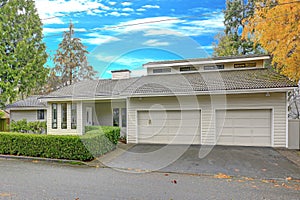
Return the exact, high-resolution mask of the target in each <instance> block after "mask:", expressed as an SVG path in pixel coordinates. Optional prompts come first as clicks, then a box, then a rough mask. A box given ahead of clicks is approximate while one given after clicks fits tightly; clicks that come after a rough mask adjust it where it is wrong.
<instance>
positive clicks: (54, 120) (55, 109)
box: [52, 103, 57, 129]
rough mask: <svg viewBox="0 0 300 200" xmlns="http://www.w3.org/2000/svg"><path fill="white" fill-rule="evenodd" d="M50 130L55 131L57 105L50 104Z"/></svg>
mask: <svg viewBox="0 0 300 200" xmlns="http://www.w3.org/2000/svg"><path fill="white" fill-rule="evenodd" d="M52 128H53V129H57V104H56V103H53V104H52Z"/></svg>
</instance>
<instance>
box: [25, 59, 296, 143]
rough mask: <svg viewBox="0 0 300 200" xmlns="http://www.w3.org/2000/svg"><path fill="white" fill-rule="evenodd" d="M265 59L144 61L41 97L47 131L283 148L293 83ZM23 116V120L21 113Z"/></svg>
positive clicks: (145, 140)
mask: <svg viewBox="0 0 300 200" xmlns="http://www.w3.org/2000/svg"><path fill="white" fill-rule="evenodd" d="M268 59H270V58H269V56H267V55H260V56H257V55H249V56H236V57H219V58H208V59H191V60H175V61H162V62H150V63H147V64H145V65H144V67H145V68H146V69H147V76H142V77H135V78H130V71H129V70H120V71H113V72H112V74H113V75H112V77H113V78H112V79H106V80H103V79H102V80H89V81H83V82H79V83H75V84H73V85H71V86H68V87H64V88H61V89H59V90H57V91H55V92H52V93H50V94H49V95H47V96H44V97H41V98H40V99H41V100H42V101H43V102H44V103H47V111H48V112H47V130H48V134H78V135H81V134H83V133H84V129H85V126H92V125H104V126H112V125H113V126H119V127H121V129H122V133H123V134H126V136H127V141H128V142H129V143H151V144H153V143H155V144H156V143H162V144H204V145H215V144H218V145H241V146H267V147H288V123H287V116H288V103H287V92H288V91H290V90H292V89H293V88H295V87H296V84H294V83H293V82H291V81H289V80H288V79H287V78H286V77H284V76H282V75H279V74H278V73H276V72H274V71H273V70H272V69H268V68H265V67H264V65H265V62H266V61H267V60H268ZM24 116H25V115H24Z"/></svg>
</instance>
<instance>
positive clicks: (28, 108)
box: [7, 107, 47, 111]
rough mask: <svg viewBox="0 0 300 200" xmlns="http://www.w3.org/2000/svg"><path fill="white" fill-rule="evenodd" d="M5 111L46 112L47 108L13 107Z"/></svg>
mask: <svg viewBox="0 0 300 200" xmlns="http://www.w3.org/2000/svg"><path fill="white" fill-rule="evenodd" d="M7 110H9V111H11V110H47V107H14V108H8V109H7Z"/></svg>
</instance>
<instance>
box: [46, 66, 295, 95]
mask: <svg viewBox="0 0 300 200" xmlns="http://www.w3.org/2000/svg"><path fill="white" fill-rule="evenodd" d="M296 86H297V85H296V84H295V83H294V82H292V81H290V80H289V79H288V78H286V77H285V76H282V75H280V74H278V73H276V72H274V71H273V70H271V69H267V68H257V69H245V70H220V71H209V72H208V71H207V72H197V73H184V74H166V75H148V76H142V77H138V78H130V79H120V80H111V79H102V80H90V81H83V82H79V83H76V84H74V85H71V86H68V87H64V88H62V89H59V90H57V91H55V92H53V93H51V94H49V95H47V96H45V97H43V98H95V97H114V96H124V97H126V96H138V95H143V96H145V95H146V96H147V95H149V96H155V95H176V94H195V93H205V92H213V91H234V90H254V89H272V88H287V87H296Z"/></svg>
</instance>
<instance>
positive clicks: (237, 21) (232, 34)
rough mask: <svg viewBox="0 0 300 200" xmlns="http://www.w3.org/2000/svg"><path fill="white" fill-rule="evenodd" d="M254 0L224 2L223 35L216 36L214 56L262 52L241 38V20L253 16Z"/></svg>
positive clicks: (249, 41)
mask: <svg viewBox="0 0 300 200" xmlns="http://www.w3.org/2000/svg"><path fill="white" fill-rule="evenodd" d="M255 1H256V0H247V1H244V0H226V9H225V10H224V26H225V30H224V33H223V34H221V33H219V34H218V35H216V37H215V38H216V40H217V43H214V44H213V45H214V54H213V55H214V56H232V55H245V54H258V53H262V52H263V50H262V49H261V48H260V46H259V45H258V44H254V43H253V42H252V41H251V40H247V38H242V37H241V34H242V31H243V29H244V24H243V23H242V22H243V20H245V19H246V18H248V17H250V16H252V15H253V12H254V2H255Z"/></svg>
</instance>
